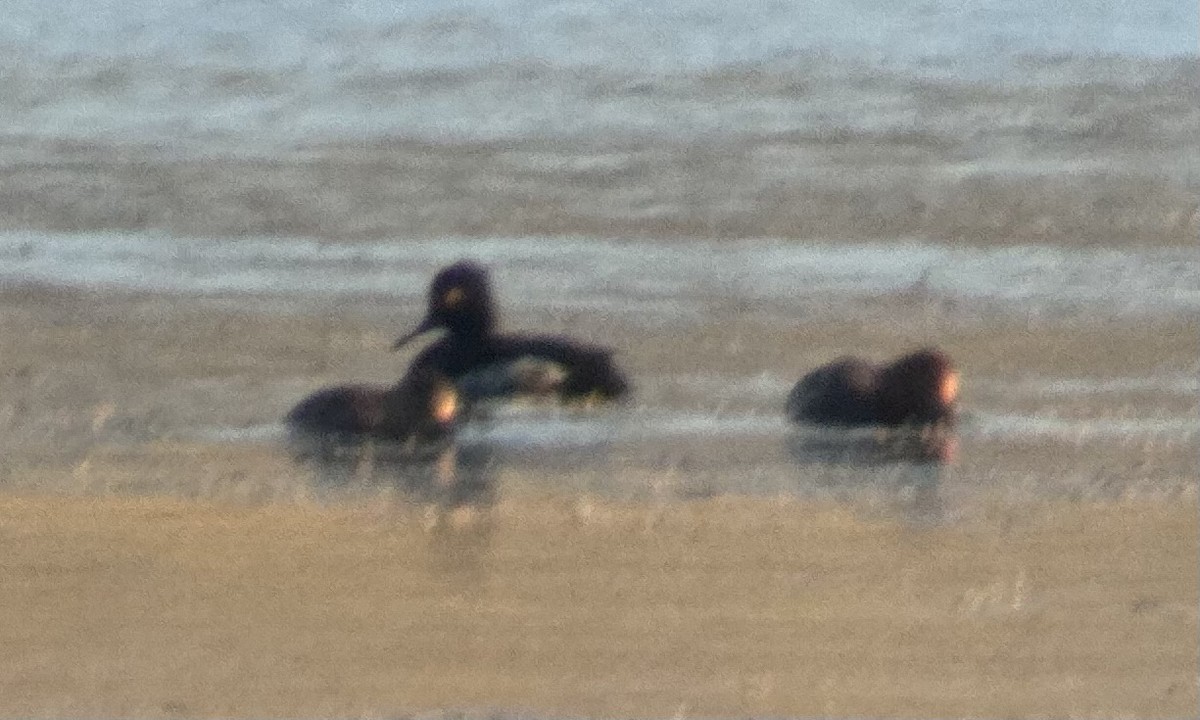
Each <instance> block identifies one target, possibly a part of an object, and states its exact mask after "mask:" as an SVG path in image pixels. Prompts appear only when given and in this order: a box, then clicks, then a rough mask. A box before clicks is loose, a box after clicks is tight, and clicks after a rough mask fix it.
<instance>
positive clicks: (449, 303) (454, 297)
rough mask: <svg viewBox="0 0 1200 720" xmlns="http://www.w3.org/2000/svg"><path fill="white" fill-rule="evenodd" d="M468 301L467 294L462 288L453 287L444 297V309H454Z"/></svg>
mask: <svg viewBox="0 0 1200 720" xmlns="http://www.w3.org/2000/svg"><path fill="white" fill-rule="evenodd" d="M466 299H467V293H466V291H465V290H463V289H462V288H460V287H452V288H450V289H449V290H447V291H446V294H445V295H443V296H442V307H445V308H454V307H456V306H458V305H461V304H462V301H463V300H466Z"/></svg>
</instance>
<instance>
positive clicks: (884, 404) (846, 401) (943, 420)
mask: <svg viewBox="0 0 1200 720" xmlns="http://www.w3.org/2000/svg"><path fill="white" fill-rule="evenodd" d="M958 391H959V374H958V370H957V369H956V368H955V366H954V363H953V362H952V361H951V359H950V357H949V355H948V354H947V353H946V352H945V351H943V350H940V349H938V348H933V347H927V348H921V349H918V350H914V351H912V352H909V353H906V354H904V355H902V356H900V357H899V358H896V359H895V360H893V361H891V362H889V363H882V364H881V363H873V362H870V361H868V360H864V359H863V358H860V357H857V356H850V355H847V356H843V357H840V358H837V359H835V360H833V361H832V362H830V363H828V364H826V365H822V366H820V367H818V368H816V369H815V370H813V371H811V372H809V373H808V374H806V375H805V376H804V377H802V378H800V380H799V381H798V382H797V383H796V384H795V386H794V387H793V388H792V390H791V392H790V393H789V394H788V398H787V403H786V406H785V412H786V414H787V417H788V419H789V420H791V421H792V422H794V423H803V424H811V425H820V426H831V427H863V426H879V427H883V428H899V427H902V426H914V427H918V428H929V427H935V426H950V425H952V424H953V423H954V420H955V417H956V415H957V404H958Z"/></svg>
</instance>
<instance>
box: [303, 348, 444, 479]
mask: <svg viewBox="0 0 1200 720" xmlns="http://www.w3.org/2000/svg"><path fill="white" fill-rule="evenodd" d="M460 413H461V402H460V399H459V393H458V389H457V387H456V386H455V385H454V383H452V382H451V381H450V380H449V379H448V378H446V377H444V376H442V375H439V374H438V373H436V372H433V371H430V370H424V369H422V370H420V371H417V372H409V373H406V374H405V376H404V377H403V378H402V379H401V380H400V381H399V382H397V383H396V384H394V385H391V386H387V385H375V384H344V385H335V386H332V387H326V388H322V389H320V390H317V391H315V392H314V393H312V394H311V395H309V396H307V397H305V398H304V399H303V400H301V401H300V402H299V403H297V404H296V406H295V407H293V408H292V409H291V410H290V411H289V412H288V413H287V415H286V416H285V418H284V422H285V424H286V426H287V429H288V433H289V439H290V441H291V444H292V447H293V450H294V451H295V454H296V456H297V459H298V460H304V459H309V458H312V459H316V460H318V461H331V460H333V459H335V458H337V457H342V456H356V455H358V454H360V453H361V451H362V450H363V449H364V448H365V447H366V446H369V445H379V446H382V447H385V448H387V449H388V450H389V451H390V454H391V455H392V456H395V457H400V458H409V459H426V458H429V457H434V456H437V455H439V454H440V453H441V452H442V451H443V450H444V449H445V448H446V446H447V445H448V444H449V443H450V441H451V440H452V439H453V437H454V433H455V429H456V425H457V422H458V420H459V416H460Z"/></svg>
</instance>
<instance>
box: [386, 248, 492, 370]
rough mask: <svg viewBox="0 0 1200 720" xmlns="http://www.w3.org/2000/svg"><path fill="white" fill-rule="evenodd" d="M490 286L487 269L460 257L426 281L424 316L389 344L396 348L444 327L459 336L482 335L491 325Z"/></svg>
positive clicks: (487, 332) (489, 330)
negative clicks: (427, 286) (414, 325)
mask: <svg viewBox="0 0 1200 720" xmlns="http://www.w3.org/2000/svg"><path fill="white" fill-rule="evenodd" d="M495 323H496V319H495V310H494V309H493V307H492V288H491V283H490V282H489V280H488V274H487V270H485V269H484V268H483V267H482V266H481V265H479V264H478V263H474V262H471V261H470V260H461V261H459V262H456V263H454V264H453V265H449V266H447V267H444V268H442V269H441V270H440V271H439V272H438V274H437V275H435V276H434V278H433V282H431V283H430V284H429V297H428V302H427V307H426V310H425V318H424V319H423V320H421V322H420V323H419V324H418V325H417V327H416V328H414V329H413V330H412V332H410V333H408V334H407V335H405V336H403V337H401V338H400V339H399V340H397V341H396V342H395V343H394V344H393V345H392V349H393V350H398V349H400V348H402V347H404V346H405V345H407V344H408V343H410V342H412V341H413V340H414V339H416V338H417V337H419V336H421V335H424V334H425V333H427V332H429V331H431V330H436V329H439V328H441V329H444V330H446V331H447V332H449V333H450V334H451V335H458V336H460V337H483V336H486V335H488V334H490V333H491V332H492V331H493V330H494V328H495Z"/></svg>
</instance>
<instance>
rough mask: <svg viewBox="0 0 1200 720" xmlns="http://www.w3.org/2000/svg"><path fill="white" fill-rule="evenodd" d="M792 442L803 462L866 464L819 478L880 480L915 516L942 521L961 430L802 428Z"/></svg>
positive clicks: (849, 481) (861, 482) (902, 507)
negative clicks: (850, 471)
mask: <svg viewBox="0 0 1200 720" xmlns="http://www.w3.org/2000/svg"><path fill="white" fill-rule="evenodd" d="M786 442H787V449H788V453H789V455H790V456H791V458H792V460H793V462H795V463H796V464H797V465H799V466H807V467H811V466H814V465H827V466H835V467H850V468H860V469H862V470H863V472H862V473H854V474H852V475H849V476H847V475H845V474H842V473H837V474H834V475H832V476H826V475H823V474H820V473H818V474H815V480H816V482H817V483H818V484H824V485H831V484H839V485H843V486H845V485H847V484H850V485H854V486H860V487H869V486H871V485H874V486H876V489H879V490H882V491H883V493H884V495H885V496H888V497H890V498H891V499H892V500H893V501H894V502H895V503H896V504H897V506H898V509H899V510H900V511H901V514H902V515H904V516H905V517H906V518H907V519H908V520H909V521H910V522H914V523H918V524H936V523H939V522H941V521H942V520H943V518H944V516H945V508H944V505H943V501H942V494H941V487H942V483H943V481H944V480H945V478H946V475H947V473H948V472H949V470H950V468H952V467H953V464H954V461H955V458H956V457H957V453H958V435H957V433H956V432H954V431H953V430H951V429H949V428H946V427H936V428H922V429H916V428H912V429H909V428H906V429H902V430H887V431H880V430H874V431H863V430H833V429H830V430H820V431H815V432H802V431H797V432H795V433H793V434H792V435H789V436H788V438H787V440H786Z"/></svg>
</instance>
